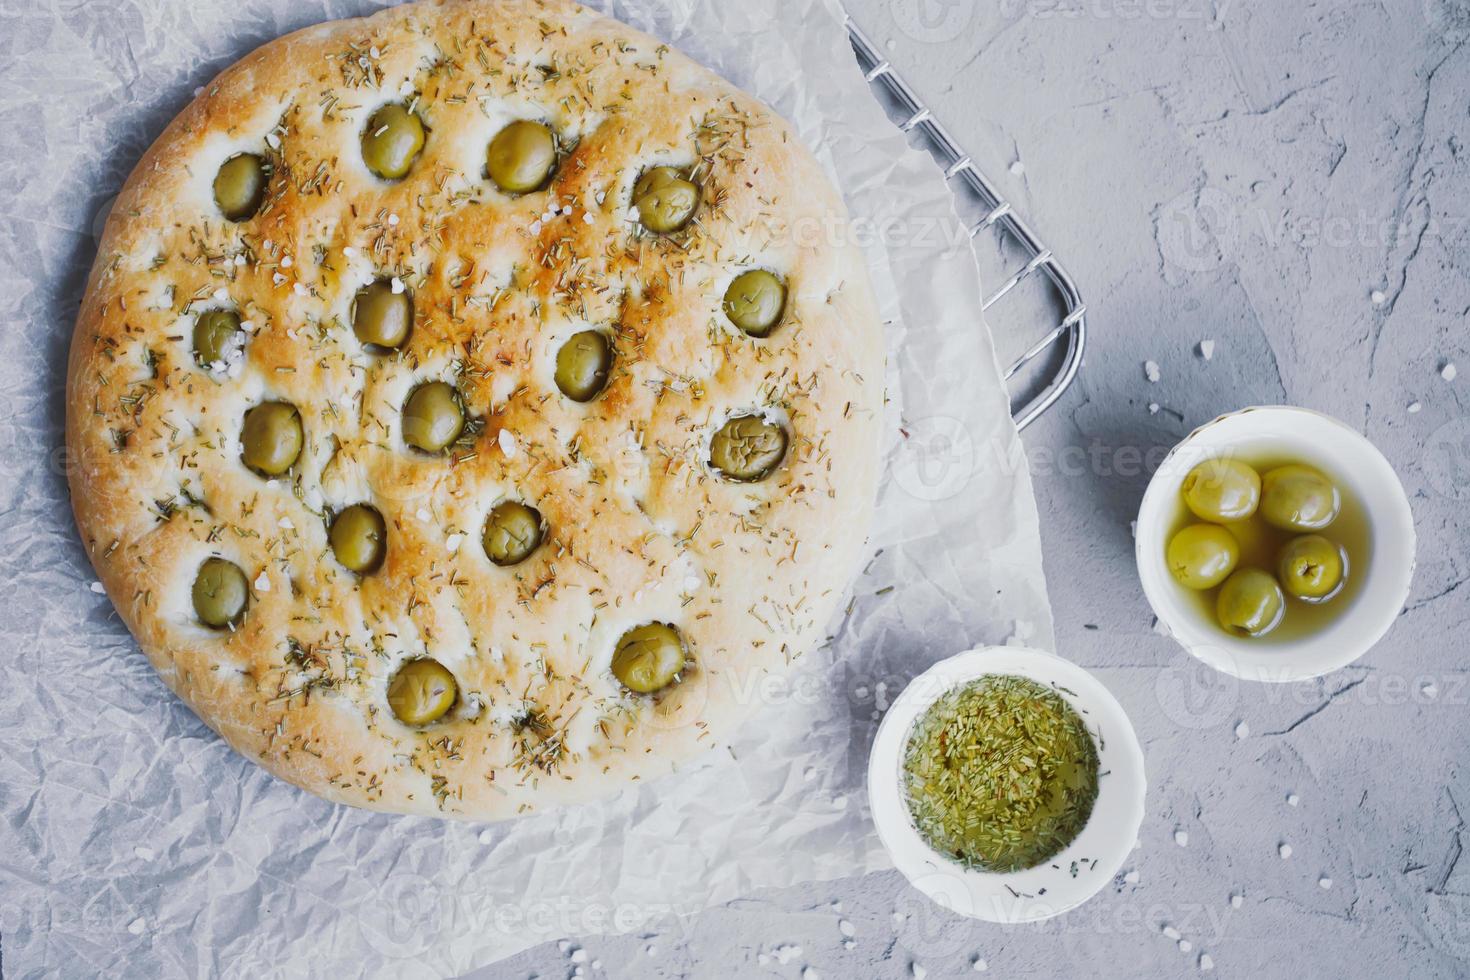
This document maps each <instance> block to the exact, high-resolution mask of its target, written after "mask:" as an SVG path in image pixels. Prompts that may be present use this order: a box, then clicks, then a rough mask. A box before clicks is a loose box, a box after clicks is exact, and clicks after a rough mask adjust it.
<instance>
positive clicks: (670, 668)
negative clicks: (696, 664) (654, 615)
mask: <svg viewBox="0 0 1470 980" xmlns="http://www.w3.org/2000/svg"><path fill="white" fill-rule="evenodd" d="M683 669H684V642H683V640H682V639H681V638H680V636H679V631H678V630H676V629H674V627H672V626H670V625H669V624H668V623H648V624H646V625H644V626H638V627H635V628H633V629H630V630H629V631H628V632H626V633H624V634H623V637H622V639H620V640H618V646H617V649H616V651H614V653H613V659H612V672H613V675H614V676H615V677H617V679H618V680H619V681H621V682H622V684H623V686H624V687H626V688H627V689H628V690H630V691H636V692H638V693H639V694H652V693H654V692H655V691H659V690H662V689H663V688H665V687H668V686H669V685H670V684H672V683H673V682H674V678H675V677H677V676H678V674H679V672H680V671H681V670H683Z"/></svg>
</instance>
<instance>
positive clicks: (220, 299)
mask: <svg viewBox="0 0 1470 980" xmlns="http://www.w3.org/2000/svg"><path fill="white" fill-rule="evenodd" d="M214 301H215V302H216V303H228V302H229V301H230V294H229V293H227V292H225V290H224V288H223V287H221V288H219V289H216V290H215V291H214Z"/></svg>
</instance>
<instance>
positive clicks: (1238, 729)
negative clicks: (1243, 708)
mask: <svg viewBox="0 0 1470 980" xmlns="http://www.w3.org/2000/svg"><path fill="white" fill-rule="evenodd" d="M1250 733H1251V726H1249V725H1247V724H1246V723H1245V722H1241V723H1240V724H1238V725H1236V726H1235V737H1236V738H1245V737H1246V736H1247V735H1249V734H1250Z"/></svg>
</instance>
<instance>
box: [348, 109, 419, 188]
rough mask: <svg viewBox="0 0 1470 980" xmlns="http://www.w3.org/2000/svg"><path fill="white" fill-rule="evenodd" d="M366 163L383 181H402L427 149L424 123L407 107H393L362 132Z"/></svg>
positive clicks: (381, 112)
mask: <svg viewBox="0 0 1470 980" xmlns="http://www.w3.org/2000/svg"><path fill="white" fill-rule="evenodd" d="M361 142H362V162H363V163H364V164H366V165H367V168H368V169H369V170H371V171H372V172H373V175H374V176H376V177H379V178H381V179H383V180H401V179H403V177H404V176H405V175H407V174H408V172H409V170H411V169H413V164H414V161H415V160H417V159H418V158H419V153H421V152H422V151H423V149H424V121H423V120H422V119H420V118H419V115H418V113H416V112H411V111H410V110H409V109H408V107H407V106H402V105H398V104H397V103H389V104H388V105H385V106H383V107H381V108H379V109H378V110H377V111H376V112H374V113H373V114H372V116H371V117H369V119H368V121H367V125H366V126H365V127H363V130H362V141H361Z"/></svg>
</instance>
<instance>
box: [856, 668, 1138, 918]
mask: <svg viewBox="0 0 1470 980" xmlns="http://www.w3.org/2000/svg"><path fill="white" fill-rule="evenodd" d="M987 674H1012V675H1019V676H1021V677H1026V678H1030V679H1031V680H1033V681H1036V682H1037V683H1040V684H1044V685H1046V686H1047V687H1050V688H1052V689H1054V690H1055V691H1056V692H1057V693H1058V694H1060V695H1061V696H1062V697H1063V698H1064V699H1066V701H1067V702H1068V703H1069V704H1070V705H1071V706H1072V707H1073V708H1074V709H1076V711H1077V713H1078V714H1079V715H1081V716H1082V719H1083V721H1084V722H1085V723H1086V725H1087V727H1088V730H1089V731H1090V732H1091V733H1092V735H1093V741H1094V742H1095V743H1096V744H1097V755H1098V772H1099V774H1100V778H1099V779H1098V793H1097V802H1096V803H1095V804H1094V805H1093V808H1092V816H1091V817H1090V818H1089V819H1088V821H1087V825H1086V826H1085V827H1083V828H1082V832H1081V833H1080V834H1079V835H1078V836H1077V839H1076V840H1074V841H1073V842H1072V843H1071V845H1069V846H1068V847H1067V848H1065V849H1064V850H1063V851H1062V852H1061V853H1060V854H1058V855H1057V856H1056V857H1054V858H1052V860H1050V861H1047V862H1045V863H1044V864H1041V865H1039V866H1037V867H1035V868H1028V869H1027V870H1025V871H1017V872H1013V873H1011V874H996V873H991V872H986V871H977V870H967V869H966V868H964V867H962V866H961V865H959V864H957V863H956V862H955V861H953V860H952V859H950V858H948V857H946V856H944V855H942V854H940V853H939V852H937V851H935V850H934V849H933V848H931V847H930V846H929V845H928V844H927V843H925V841H924V839H923V838H922V837H921V836H919V832H918V829H917V828H916V827H915V826H914V821H913V817H912V816H911V815H910V813H909V808H908V803H907V800H906V798H905V794H904V789H903V753H904V748H905V747H906V746H907V744H908V740H909V733H910V732H911V731H912V730H913V727H914V723H915V722H916V721H917V720H918V718H919V716H920V715H922V714H923V713H924V711H925V709H927V708H928V707H929V706H930V705H931V704H933V703H934V702H935V701H936V700H938V699H939V697H940V696H941V695H943V694H944V693H945V692H947V691H950V690H952V689H953V688H955V687H956V686H958V685H961V684H965V683H967V682H969V681H973V680H975V679H976V678H979V677H983V676H985V675H987ZM1144 789H1145V779H1144V771H1143V752H1142V750H1141V749H1140V748H1139V747H1138V737H1137V736H1136V735H1135V734H1134V733H1133V725H1132V724H1131V723H1130V722H1129V721H1128V716H1127V715H1126V714H1124V712H1123V707H1122V706H1121V705H1120V704H1118V702H1117V700H1116V699H1115V698H1114V697H1113V696H1112V694H1110V693H1108V689H1107V688H1105V687H1103V686H1102V684H1101V683H1099V682H1098V681H1097V680H1096V679H1095V678H1094V677H1093V676H1092V675H1091V674H1089V673H1087V671H1085V670H1083V669H1082V668H1081V667H1078V666H1076V665H1075V664H1072V663H1070V662H1068V661H1066V660H1063V659H1061V658H1060V657H1057V656H1053V655H1052V654H1049V653H1042V652H1040V651H1038V650H1027V649H1024V648H1021V647H982V648H980V649H976V650H971V651H969V652H968V653H961V654H958V655H957V656H953V657H950V658H949V659H948V660H944V661H941V662H940V663H937V664H935V665H934V666H933V667H931V668H929V669H928V670H927V671H925V672H924V673H923V674H921V675H919V676H918V677H916V678H914V680H913V681H912V682H910V684H909V685H908V687H906V688H904V690H903V693H902V694H900V695H899V696H898V698H897V699H895V700H894V702H893V704H892V706H891V707H889V709H888V714H887V715H886V716H885V717H884V718H883V723H882V724H881V725H879V726H878V735H877V738H876V739H875V740H874V742H873V754H872V755H871V756H870V757H869V760H868V799H869V802H870V804H871V806H872V810H873V822H874V823H875V824H876V825H877V828H878V837H879V838H880V839H881V840H882V841H883V846H884V847H886V848H887V849H888V853H889V854H890V855H891V856H892V858H893V863H894V865H895V866H896V867H897V868H898V870H900V871H902V872H903V874H904V877H906V878H908V880H909V882H910V883H911V884H912V885H913V886H914V887H915V888H917V889H918V890H919V891H921V892H923V893H924V894H925V895H926V896H928V897H929V898H930V899H931V900H932V901H934V902H936V903H938V904H939V905H942V906H944V907H945V908H948V909H950V910H951V911H953V912H955V913H956V914H958V915H964V916H968V917H970V918H975V919H985V920H986V921H989V922H1007V923H1009V922H1037V921H1039V920H1041V919H1049V918H1051V917H1052V916H1054V915H1060V914H1061V913H1063V912H1065V911H1067V910H1068V909H1071V908H1075V907H1076V906H1078V905H1080V904H1082V903H1083V902H1085V901H1086V900H1087V899H1089V898H1091V897H1092V896H1093V895H1095V894H1097V892H1098V890H1099V889H1101V888H1102V887H1103V886H1104V885H1106V884H1107V883H1108V882H1109V881H1110V880H1111V879H1112V877H1113V875H1115V874H1117V873H1118V869H1119V868H1121V867H1122V866H1123V862H1124V861H1125V860H1126V859H1127V857H1128V853H1129V852H1130V851H1131V850H1133V846H1134V844H1135V843H1136V842H1137V840H1138V828H1139V825H1140V824H1141V823H1142V822H1143V797H1144Z"/></svg>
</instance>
